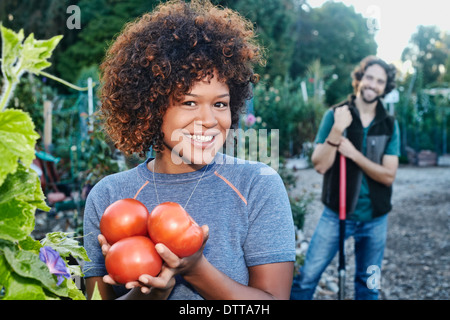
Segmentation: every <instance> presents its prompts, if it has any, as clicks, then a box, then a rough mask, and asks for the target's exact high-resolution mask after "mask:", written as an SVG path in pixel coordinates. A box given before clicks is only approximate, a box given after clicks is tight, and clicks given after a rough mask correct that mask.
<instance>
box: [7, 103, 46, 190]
mask: <svg viewBox="0 0 450 320" xmlns="http://www.w3.org/2000/svg"><path fill="white" fill-rule="evenodd" d="M38 138H39V135H38V134H37V133H36V132H35V131H34V124H33V121H32V120H31V117H30V116H29V115H28V114H27V113H25V112H23V111H21V110H13V109H10V110H6V111H4V112H1V113H0V154H1V155H2V156H1V157H0V185H1V184H2V183H3V181H4V180H5V178H6V176H7V175H8V174H9V173H14V172H15V171H16V169H17V166H18V160H21V161H22V163H23V164H24V165H25V166H26V167H30V165H31V162H32V161H33V159H34V157H35V156H34V146H35V144H36V140H37V139H38Z"/></svg>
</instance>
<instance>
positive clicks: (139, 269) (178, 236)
mask: <svg viewBox="0 0 450 320" xmlns="http://www.w3.org/2000/svg"><path fill="white" fill-rule="evenodd" d="M100 232H101V233H102V234H103V235H104V236H105V238H106V240H107V241H108V243H109V244H111V248H110V249H109V251H108V253H107V254H106V257H105V266H106V270H107V271H108V274H109V275H110V276H111V277H112V278H113V279H114V281H116V282H117V283H122V284H124V283H127V282H130V281H136V280H138V278H139V276H140V275H142V274H148V275H151V276H156V275H158V273H159V272H160V271H161V267H162V259H161V257H160V256H159V254H158V252H157V251H156V249H155V244H157V243H162V244H164V245H165V246H166V247H167V248H169V250H170V251H172V252H173V253H174V254H176V255H177V256H178V257H180V258H183V257H187V256H190V255H192V254H194V253H195V252H197V251H198V250H199V249H200V247H201V246H202V244H203V231H202V229H201V228H200V226H199V225H198V224H197V223H196V222H195V221H194V220H193V219H192V218H191V216H190V215H189V214H188V213H187V212H186V211H185V210H184V208H183V207H182V206H180V205H179V204H178V203H175V202H164V203H161V204H160V205H158V206H156V207H155V208H154V209H153V210H152V212H151V213H150V214H149V212H148V210H147V208H146V207H145V205H144V204H143V203H142V202H140V201H138V200H136V199H130V198H127V199H121V200H118V201H116V202H114V203H112V204H111V205H110V206H108V207H107V208H106V210H105V212H104V213H103V216H102V218H101V220H100Z"/></svg>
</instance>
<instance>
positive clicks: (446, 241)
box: [292, 166, 450, 300]
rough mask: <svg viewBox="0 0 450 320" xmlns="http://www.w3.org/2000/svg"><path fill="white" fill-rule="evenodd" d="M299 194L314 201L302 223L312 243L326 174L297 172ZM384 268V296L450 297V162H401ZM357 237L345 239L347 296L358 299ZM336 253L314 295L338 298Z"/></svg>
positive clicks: (315, 297) (382, 278)
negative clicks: (355, 281)
mask: <svg viewBox="0 0 450 320" xmlns="http://www.w3.org/2000/svg"><path fill="white" fill-rule="evenodd" d="M295 176H296V178H297V185H296V188H295V190H293V191H292V193H293V195H295V194H304V193H308V194H311V195H312V196H313V199H314V200H313V201H312V203H311V204H310V205H309V207H308V209H309V210H308V214H307V216H306V219H305V225H304V228H303V230H302V231H303V237H304V240H303V245H302V249H303V250H305V248H307V245H305V243H306V244H307V243H308V241H309V240H310V238H311V236H312V234H313V232H314V228H315V226H316V224H317V222H318V219H319V218H320V215H321V213H322V210H323V204H322V203H321V202H320V195H321V186H322V176H321V175H320V174H318V173H317V172H316V171H314V169H311V168H309V169H302V170H297V171H295ZM393 192H394V193H393V197H392V204H393V209H392V211H391V212H390V213H389V220H388V236H387V243H386V249H385V253H384V260H383V265H382V270H381V286H380V297H379V299H380V300H424V299H432V300H448V299H450V219H449V218H450V167H437V166H434V167H417V166H400V168H399V169H398V171H397V176H396V180H395V182H394V191H393ZM353 245H354V242H353V238H350V239H349V240H347V241H346V245H345V247H346V255H347V261H346V262H347V263H346V299H353V294H354V291H353V277H354V251H353ZM337 266H338V261H337V257H335V259H334V260H333V261H332V263H331V264H330V265H329V266H328V268H327V269H326V270H325V272H324V273H323V275H322V278H321V281H320V283H319V286H318V288H317V290H316V293H315V296H314V299H317V300H329V299H333V300H334V299H336V298H337V294H336V293H337V283H338V280H337Z"/></svg>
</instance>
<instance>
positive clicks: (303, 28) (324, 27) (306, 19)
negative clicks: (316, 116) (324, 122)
mask: <svg viewBox="0 0 450 320" xmlns="http://www.w3.org/2000/svg"><path fill="white" fill-rule="evenodd" d="M301 8H302V11H301V12H300V14H299V15H298V19H297V21H296V22H295V34H294V38H293V39H294V41H295V47H294V51H293V57H292V66H291V69H290V73H291V76H292V77H297V76H300V75H304V74H305V72H306V71H307V69H308V66H309V65H311V63H312V62H313V61H314V60H316V59H319V60H320V62H321V64H322V65H323V66H334V72H333V73H334V74H335V75H337V76H338V77H339V80H338V81H335V82H333V84H332V85H331V86H330V87H329V90H327V95H326V102H327V103H328V104H333V103H336V102H337V101H338V100H340V99H342V98H344V97H345V96H346V95H348V94H349V93H350V92H351V91H352V87H351V78H350V73H351V71H352V70H353V68H354V66H355V65H356V64H358V63H359V62H360V60H362V59H363V58H364V57H366V56H368V55H373V54H375V53H376V48H377V45H376V43H375V40H374V36H373V34H370V32H369V30H368V28H367V24H366V19H365V18H363V16H362V15H361V14H357V13H356V12H355V10H354V8H353V7H347V6H345V5H344V4H342V3H335V2H326V3H325V4H324V5H323V6H321V7H319V8H310V7H308V6H307V5H303V6H302V7H301ZM331 76H332V75H330V77H331ZM325 80H328V79H325Z"/></svg>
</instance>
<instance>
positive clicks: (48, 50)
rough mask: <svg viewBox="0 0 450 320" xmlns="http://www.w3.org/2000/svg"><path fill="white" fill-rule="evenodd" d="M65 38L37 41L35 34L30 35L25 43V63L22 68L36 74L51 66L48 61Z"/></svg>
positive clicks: (23, 52)
mask: <svg viewBox="0 0 450 320" xmlns="http://www.w3.org/2000/svg"><path fill="white" fill-rule="evenodd" d="M62 37H63V36H54V37H53V38H51V39H48V40H35V39H34V35H33V33H31V34H29V35H28V37H27V38H26V39H25V41H24V43H23V51H22V57H23V63H22V66H21V68H22V69H23V70H26V71H28V72H32V73H34V74H39V72H40V71H41V70H43V69H45V68H47V67H49V66H51V63H50V62H48V61H47V59H48V58H50V57H51V55H52V52H53V50H54V49H55V47H56V46H57V45H58V43H59V41H61V39H62Z"/></svg>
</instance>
